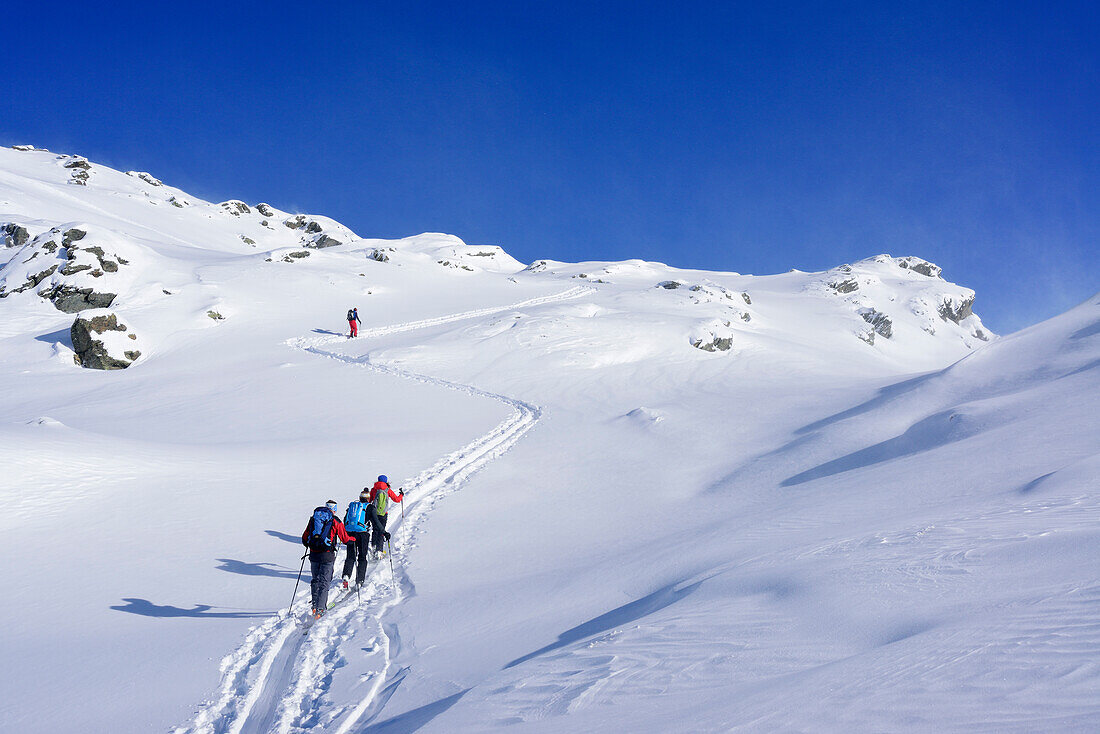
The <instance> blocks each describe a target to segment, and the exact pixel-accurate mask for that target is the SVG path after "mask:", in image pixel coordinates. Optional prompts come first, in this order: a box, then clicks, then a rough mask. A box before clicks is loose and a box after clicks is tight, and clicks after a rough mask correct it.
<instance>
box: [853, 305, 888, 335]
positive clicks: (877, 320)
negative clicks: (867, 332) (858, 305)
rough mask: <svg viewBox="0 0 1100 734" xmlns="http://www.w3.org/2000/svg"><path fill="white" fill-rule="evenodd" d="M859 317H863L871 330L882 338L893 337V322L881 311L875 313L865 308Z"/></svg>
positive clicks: (871, 309)
mask: <svg viewBox="0 0 1100 734" xmlns="http://www.w3.org/2000/svg"><path fill="white" fill-rule="evenodd" d="M859 315H860V316H862V317H863V320H864V321H866V322H867V323H868V324H870V325H871V329H872V330H873V331H874V332H875V333H876V334H878V335H879V336H884V337H886V338H887V339H889V338H890V337H892V336H893V335H894V322H893V321H891V320H890V319H889V318H888V317H887V316H886V314H884V313H882V312H881V311H876V310H875V309H873V308H865V309H862V310H860V312H859Z"/></svg>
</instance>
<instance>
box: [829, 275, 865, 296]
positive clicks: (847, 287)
mask: <svg viewBox="0 0 1100 734" xmlns="http://www.w3.org/2000/svg"><path fill="white" fill-rule="evenodd" d="M828 286H829V287H830V288H832V289H833V290H834V291H836V292H837V293H851V292H852V291H856V290H859V281H857V280H856V279H855V278H845V279H844V280H834V281H832V282H830V283H829V284H828Z"/></svg>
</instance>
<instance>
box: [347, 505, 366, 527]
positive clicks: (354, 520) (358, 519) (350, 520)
mask: <svg viewBox="0 0 1100 734" xmlns="http://www.w3.org/2000/svg"><path fill="white" fill-rule="evenodd" d="M344 527H345V528H346V529H347V531H348V532H349V533H365V532H366V531H367V503H366V502H351V503H349V504H348V511H347V512H346V513H345V514H344Z"/></svg>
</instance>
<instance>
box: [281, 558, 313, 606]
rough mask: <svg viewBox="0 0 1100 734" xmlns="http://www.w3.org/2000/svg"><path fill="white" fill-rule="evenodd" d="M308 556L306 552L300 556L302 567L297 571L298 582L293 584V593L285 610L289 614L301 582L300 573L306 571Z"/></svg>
mask: <svg viewBox="0 0 1100 734" xmlns="http://www.w3.org/2000/svg"><path fill="white" fill-rule="evenodd" d="M308 556H309V551H306V552H305V554H304V555H303V556H302V567H301V568H299V569H298V580H297V581H295V582H294V593H293V594H292V595H291V597H290V607H289V608H288V609H287V610H286V611H287V613H290V610H291V609H293V608H294V597H296V596H298V584H300V583H301V582H302V571H304V570H305V569H306V558H307V557H308Z"/></svg>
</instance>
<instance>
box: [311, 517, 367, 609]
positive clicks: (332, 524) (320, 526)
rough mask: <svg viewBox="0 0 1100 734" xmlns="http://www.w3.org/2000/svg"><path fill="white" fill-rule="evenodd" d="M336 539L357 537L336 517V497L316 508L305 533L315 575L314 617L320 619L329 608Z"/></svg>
mask: <svg viewBox="0 0 1100 734" xmlns="http://www.w3.org/2000/svg"><path fill="white" fill-rule="evenodd" d="M337 542H341V543H351V542H354V538H352V537H351V536H350V535H348V533H347V531H346V530H344V523H342V522H340V519H339V518H338V517H337V516H336V500H329V501H328V502H326V503H325V504H324V505H322V506H321V507H318V508H317V509H315V510H314V511H313V516H312V517H310V518H309V522H308V523H307V524H306V529H305V531H304V532H303V533H302V545H304V546H305V547H307V548H309V571H310V573H311V574H313V579H312V580H311V581H310V583H309V590H310V593H311V597H310V598H311V607H312V613H313V617H314V619H320V618H321V615H322V614H324V613H325V610H327V609H328V587H329V584H330V583H332V569H333V567H334V566H335V565H336V548H337V545H336V543H337Z"/></svg>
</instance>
